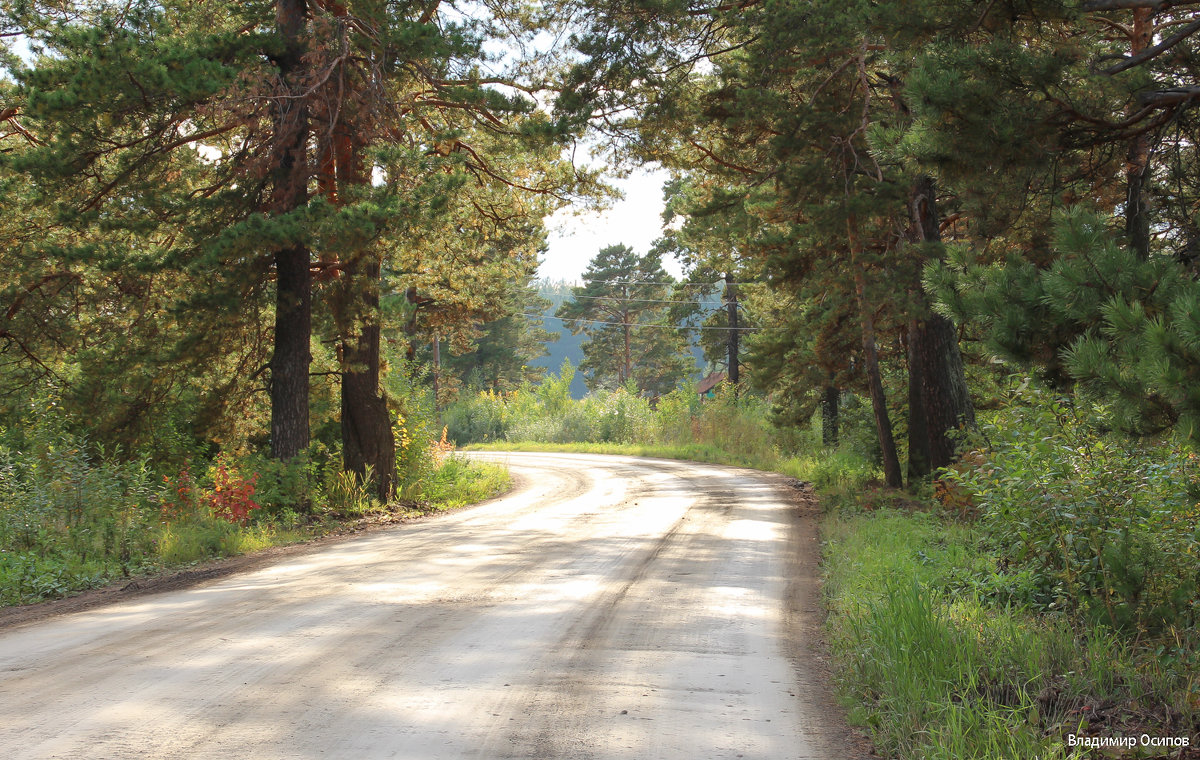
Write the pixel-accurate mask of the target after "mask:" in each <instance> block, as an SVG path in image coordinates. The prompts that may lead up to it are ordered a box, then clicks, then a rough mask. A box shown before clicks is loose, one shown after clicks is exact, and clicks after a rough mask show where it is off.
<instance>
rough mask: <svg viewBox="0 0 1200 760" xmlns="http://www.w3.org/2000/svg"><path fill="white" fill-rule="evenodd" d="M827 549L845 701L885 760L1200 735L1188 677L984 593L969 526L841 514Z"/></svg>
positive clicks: (1050, 753) (1090, 630)
mask: <svg viewBox="0 0 1200 760" xmlns="http://www.w3.org/2000/svg"><path fill="white" fill-rule="evenodd" d="M823 536H824V542H825V548H824V554H825V567H826V583H825V588H824V592H825V595H826V603H827V605H828V608H829V611H830V617H829V630H830V634H831V636H830V638H831V647H832V649H833V652H834V656H835V660H836V661H837V665H838V668H837V673H838V675H837V679H838V684H839V688H840V691H841V693H842V695H843V697H844V699H845V704H846V706H847V708H848V710H849V713H850V717H851V720H852V722H854V723H856V724H858V725H860V726H861V727H863V728H864V729H865V730H867V731H868V732H869V733H870V734H871V736H872V738H873V739H874V740H875V742H876V744H877V746H878V747H879V749H880V751H881V752H882V753H883V754H885V755H886V756H889V757H896V758H946V760H949V759H950V758H996V759H1000V758H1026V757H1028V758H1060V757H1061V758H1065V757H1073V756H1077V757H1082V756H1086V755H1082V754H1076V755H1072V752H1079V751H1078V750H1073V749H1071V748H1069V747H1067V746H1066V737H1067V736H1068V735H1069V734H1072V733H1088V732H1089V730H1090V731H1091V732H1092V733H1096V732H1097V731H1098V732H1100V733H1115V734H1127V733H1130V732H1133V733H1136V734H1140V733H1141V732H1142V731H1149V733H1150V734H1151V735H1165V736H1170V735H1179V734H1180V733H1181V732H1182V733H1183V734H1187V733H1188V732H1189V728H1188V726H1192V727H1194V726H1195V708H1194V706H1195V704H1196V691H1195V689H1196V684H1195V675H1194V674H1193V675H1189V673H1188V672H1187V669H1186V668H1182V667H1171V666H1170V664H1169V663H1166V664H1165V663H1164V662H1163V661H1162V660H1161V658H1158V657H1154V656H1151V655H1150V654H1149V653H1147V652H1145V651H1138V650H1136V649H1135V648H1133V647H1131V646H1130V645H1129V643H1128V642H1126V641H1124V640H1122V639H1121V638H1120V637H1119V635H1118V634H1117V633H1115V632H1113V631H1112V630H1110V629H1107V628H1101V627H1096V626H1088V627H1085V626H1081V625H1080V624H1079V623H1078V621H1071V620H1068V619H1067V618H1066V617H1065V616H1054V615H1035V614H1032V613H1030V612H1027V611H1025V610H1023V609H1018V608H1014V607H1009V606H998V605H996V604H995V603H993V602H992V601H991V600H990V599H989V598H987V597H985V596H981V595H980V594H979V593H978V592H977V591H975V590H973V587H972V584H973V583H974V579H977V578H979V577H981V576H983V575H985V574H986V573H987V572H989V570H990V569H991V567H990V566H991V565H992V564H993V562H992V560H991V558H989V557H987V556H986V555H984V554H981V552H980V550H979V545H978V542H977V541H976V539H975V536H974V535H973V533H972V531H971V529H970V528H969V527H968V526H966V525H964V524H962V523H959V522H956V521H951V520H947V519H944V518H943V517H941V516H938V515H935V514H930V513H925V512H912V513H908V512H900V511H894V510H880V511H878V512H873V513H864V512H860V513H834V514H829V515H827V516H826V518H825V520H824V525H823ZM1189 705H1191V707H1189ZM1165 715H1172V718H1171V719H1170V720H1169V721H1167V722H1163V719H1162V716H1165ZM1131 756H1132V755H1131Z"/></svg>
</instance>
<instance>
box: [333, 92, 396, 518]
mask: <svg viewBox="0 0 1200 760" xmlns="http://www.w3.org/2000/svg"><path fill="white" fill-rule="evenodd" d="M344 112H345V111H344ZM354 128H355V127H354V125H352V124H346V123H342V124H339V125H338V126H337V127H336V128H335V130H334V136H333V141H332V142H333V145H332V146H331V148H330V150H329V153H330V155H331V157H332V158H333V164H334V166H335V167H336V182H333V183H330V187H331V188H332V187H336V188H337V190H336V192H335V193H333V195H334V197H333V200H334V202H335V203H339V204H340V203H345V202H346V199H347V198H349V197H350V195H351V194H352V188H354V187H358V186H362V185H364V184H366V181H367V174H366V172H365V171H364V168H363V159H362V145H361V144H360V143H359V141H358V140H356V139H355V135H354V133H353V132H354ZM325 174H326V177H325V179H326V182H329V179H330V178H329V177H328V170H326V172H325ZM343 257H344V259H343V262H342V277H341V278H340V279H339V281H338V287H337V292H336V294H335V296H334V298H333V301H332V306H333V318H334V322H335V324H336V326H337V328H338V334H339V335H340V336H341V342H340V345H339V347H340V354H341V369H342V372H341V375H342V387H341V412H342V467H343V469H345V470H346V471H347V472H353V473H355V474H356V475H358V477H359V478H360V479H364V480H365V478H366V477H367V474H368V472H369V473H370V475H371V477H372V478H373V482H374V485H375V490H376V494H377V495H378V496H379V498H380V499H382V500H383V501H385V502H386V501H388V500H390V499H391V497H392V494H393V489H394V487H395V482H396V439H395V434H394V433H393V432H392V421H391V417H390V415H389V412H388V404H387V396H386V395H385V394H384V393H383V391H382V389H381V388H380V385H379V371H380V311H379V284H380V275H381V273H382V266H383V262H382V258H381V253H380V252H379V250H378V248H375V247H371V246H368V247H366V248H361V249H357V250H353V251H346V252H343Z"/></svg>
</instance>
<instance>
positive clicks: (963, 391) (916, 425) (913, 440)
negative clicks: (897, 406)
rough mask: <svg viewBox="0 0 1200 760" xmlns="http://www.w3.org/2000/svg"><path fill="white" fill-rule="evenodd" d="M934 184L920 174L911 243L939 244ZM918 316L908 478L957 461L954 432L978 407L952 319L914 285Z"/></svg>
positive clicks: (913, 323) (911, 335) (911, 342)
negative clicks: (931, 306) (974, 405)
mask: <svg viewBox="0 0 1200 760" xmlns="http://www.w3.org/2000/svg"><path fill="white" fill-rule="evenodd" d="M934 193H935V185H934V181H933V178H932V177H928V176H925V177H921V178H920V179H918V180H917V181H916V183H914V184H913V187H912V191H911V193H910V196H909V213H910V217H911V223H912V227H911V230H912V242H914V243H918V244H919V243H926V244H940V242H941V231H940V229H939V222H938V215H937V204H936V202H935V195H934ZM913 295H914V297H915V298H916V300H917V304H918V306H917V309H918V311H917V315H916V317H915V318H914V319H912V320H910V321H909V324H908V415H909V424H908V479H909V482H910V483H911V482H913V481H916V480H920V479H921V478H924V477H926V476H928V475H929V474H930V473H932V472H934V471H935V470H937V469H938V468H939V467H945V466H946V465H948V464H950V463H951V462H953V461H954V457H955V454H956V451H955V442H954V432H955V431H956V430H958V429H959V428H961V427H964V426H965V427H973V426H974V424H975V409H974V407H973V406H972V404H971V395H970V392H969V391H968V389H967V378H966V373H965V371H964V368H963V362H962V354H960V353H959V350H958V335H957V333H956V331H955V329H954V324H953V323H952V322H951V321H950V320H948V319H946V318H945V317H943V316H941V315H940V314H937V313H935V312H934V311H933V310H932V309H931V308H930V306H929V302H928V300H927V299H926V297H925V294H924V292H923V291H922V290H921V289H920V286H919V285H917V286H916V287H915V288H914V293H913Z"/></svg>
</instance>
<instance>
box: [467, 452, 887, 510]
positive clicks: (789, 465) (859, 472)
mask: <svg viewBox="0 0 1200 760" xmlns="http://www.w3.org/2000/svg"><path fill="white" fill-rule="evenodd" d="M462 450H463V451H544V452H565V453H581V454H620V455H624V456H638V457H657V458H659V459H681V460H686V461H692V462H708V463H711V464H724V465H729V466H732V467H747V468H750V469H754V470H765V471H767V472H778V473H781V474H784V475H789V476H791V477H793V478H797V479H799V480H805V481H809V482H811V483H812V484H813V485H814V486H816V487H817V488H818V489H821V490H822V491H823V492H824V493H825V495H826V496H827V497H828V498H830V499H834V500H840V499H846V498H850V495H852V494H854V493H857V492H859V491H861V490H862V489H863V488H865V487H866V485H867V484H868V483H869V482H870V481H872V480H874V479H876V478H877V477H878V470H877V469H876V468H875V467H874V466H873V465H872V464H870V463H868V462H866V461H864V460H863V459H862V458H861V457H858V456H856V455H855V454H853V453H852V452H847V451H842V450H840V449H826V450H823V451H819V452H814V453H809V454H801V455H796V456H782V455H780V454H778V453H776V452H773V451H772V452H770V453H761V452H760V453H755V454H746V453H739V452H730V451H727V450H725V449H723V448H721V447H719V446H716V445H713V444H705V443H689V444H674V445H670V444H639V443H542V442H538V441H504V442H493V443H474V444H471V445H470V446H464V447H463V448H462Z"/></svg>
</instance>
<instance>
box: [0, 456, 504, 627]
mask: <svg viewBox="0 0 1200 760" xmlns="http://www.w3.org/2000/svg"><path fill="white" fill-rule="evenodd" d="M77 450H78V452H79V453H80V456H78V457H77V458H76V459H75V460H72V461H71V462H69V463H67V464H69V465H71V466H70V467H66V466H64V464H63V462H61V461H55V462H54V464H55V465H56V467H55V468H50V467H28V468H24V470H23V471H22V472H20V473H19V475H20V477H17V476H16V475H15V474H14V473H12V472H5V471H3V468H2V465H3V464H4V462H3V461H0V491H2V492H3V493H0V496H4V497H6V498H3V499H0V606H10V605H17V604H30V603H35V602H40V601H46V600H50V599H56V598H60V597H64V596H69V595H72V594H77V593H80V592H83V591H87V590H89V589H93V588H99V587H101V586H105V585H108V584H110V583H113V582H114V581H120V580H123V579H126V578H130V577H134V576H143V575H149V574H155V573H160V572H164V571H170V570H173V569H179V568H183V567H186V566H189V565H194V564H196V563H198V562H203V561H206V560H211V559H217V558H221V557H232V556H237V555H241V554H249V553H252V552H256V551H260V550H262V549H266V548H269V547H273V546H284V545H288V544H295V543H300V542H303V541H308V540H311V539H314V538H319V537H321V536H325V535H330V534H334V533H339V532H345V531H347V530H352V529H354V528H355V527H357V526H359V525H362V524H365V523H380V522H391V521H396V520H405V519H412V518H415V517H420V516H422V515H426V514H430V513H433V512H439V511H444V510H448V509H455V508H458V507H462V506H466V505H468V504H473V503H475V502H479V501H483V500H485V499H488V498H491V497H493V496H496V495H498V494H500V493H503V492H504V491H506V490H507V489H508V488H509V487H510V485H511V480H510V478H509V476H508V472H507V471H506V470H505V469H504V468H503V467H501V466H498V465H495V464H490V463H483V462H471V461H468V460H465V459H463V458H460V457H453V456H449V457H445V458H444V459H443V460H442V461H441V462H440V463H439V464H438V465H437V466H436V467H435V468H434V469H432V470H431V472H429V473H428V474H427V476H426V477H425V479H424V480H423V481H422V487H421V488H420V489H419V490H417V492H416V494H415V496H414V497H413V498H411V499H409V500H407V501H400V502H396V503H393V504H388V505H382V504H380V503H379V502H378V501H377V500H375V499H373V498H371V497H370V496H369V495H368V494H367V492H366V491H365V489H364V488H363V487H362V486H361V485H360V484H355V483H354V482H353V481H352V480H350V479H345V478H342V479H341V482H340V484H339V483H338V482H337V481H335V482H334V483H333V486H332V487H329V488H327V491H328V496H327V498H326V500H325V501H323V502H321V503H316V504H312V505H309V506H308V507H306V508H298V509H293V508H290V507H289V508H274V509H270V510H266V509H261V510H260V509H254V510H252V511H250V512H249V513H248V515H247V517H246V519H245V520H232V521H231V520H230V519H222V518H221V517H220V516H218V515H215V514H214V513H213V511H212V510H211V508H210V507H209V506H207V505H206V504H205V503H203V500H202V499H198V498H196V496H195V495H196V494H197V493H199V492H200V489H198V488H194V487H193V486H194V484H192V483H191V482H190V481H188V484H187V487H186V488H185V489H184V491H185V496H187V499H186V500H187V501H188V502H189V503H188V504H187V505H186V509H183V510H182V511H173V509H172V508H171V507H172V506H174V507H178V504H176V503H175V502H177V501H179V500H180V499H179V490H178V487H179V481H178V479H176V480H175V481H172V482H171V483H169V484H168V485H167V487H165V488H163V487H160V486H158V485H157V484H155V483H154V482H153V479H152V478H151V477H149V475H148V473H147V472H145V471H143V470H142V469H140V466H131V465H118V464H113V463H111V462H106V461H103V460H102V461H99V462H90V461H87V460H86V459H85V458H84V457H83V456H82V455H81V452H82V450H83V447H82V445H81V446H79V447H77ZM70 451H73V452H75V451H76V450H70ZM3 453H4V452H0V454H3ZM72 455H73V456H74V455H75V454H74V453H73V454H72ZM6 476H7V478H6ZM105 486H107V487H105ZM189 489H190V490H189ZM339 489H340V490H339ZM243 497H244V499H247V500H248V499H251V498H252V492H251V494H250V495H246V494H243Z"/></svg>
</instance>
